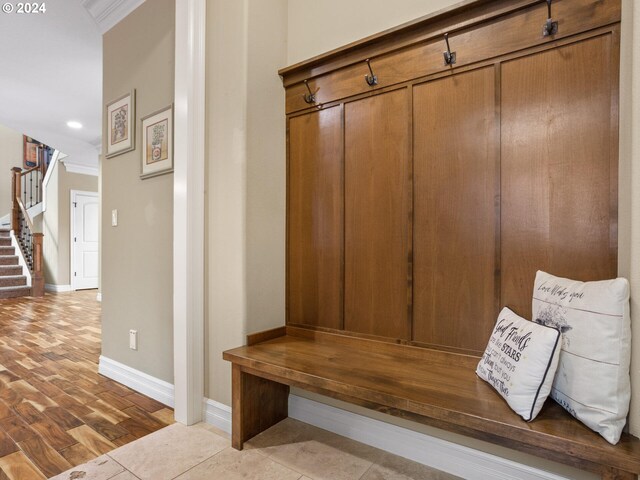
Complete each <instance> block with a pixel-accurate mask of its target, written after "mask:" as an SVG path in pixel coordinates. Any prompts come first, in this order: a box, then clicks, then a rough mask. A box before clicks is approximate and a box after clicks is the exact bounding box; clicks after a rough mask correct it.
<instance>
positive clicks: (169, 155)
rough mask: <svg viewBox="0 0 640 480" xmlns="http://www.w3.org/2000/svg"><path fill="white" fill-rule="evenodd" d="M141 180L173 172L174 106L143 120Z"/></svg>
mask: <svg viewBox="0 0 640 480" xmlns="http://www.w3.org/2000/svg"><path fill="white" fill-rule="evenodd" d="M141 160H142V167H141V170H140V172H141V173H140V178H149V177H155V176H156V175H162V174H164V173H170V172H173V105H169V106H168V107H165V108H163V109H162V110H158V111H157V112H154V113H152V114H150V115H147V116H146V117H144V118H143V119H142V159H141Z"/></svg>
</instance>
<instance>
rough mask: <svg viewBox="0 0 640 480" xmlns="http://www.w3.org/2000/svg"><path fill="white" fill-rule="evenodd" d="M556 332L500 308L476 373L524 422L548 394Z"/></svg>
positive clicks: (555, 354) (557, 347)
mask: <svg viewBox="0 0 640 480" xmlns="http://www.w3.org/2000/svg"><path fill="white" fill-rule="evenodd" d="M559 343H560V332H559V331H558V330H556V329H555V328H549V327H545V326H543V325H538V324H536V323H534V322H530V321H529V320H525V319H524V318H522V317H519V316H518V315H516V314H515V313H513V312H512V311H511V310H509V309H508V308H506V307H505V308H503V309H502V311H501V312H500V315H498V321H497V322H496V326H495V327H494V329H493V333H492V334H491V338H490V339H489V344H488V345H487V349H486V350H485V352H484V355H483V356H482V359H481V360H480V363H478V368H477V369H476V373H477V374H478V376H479V377H480V378H482V379H483V380H485V381H487V382H488V383H489V384H490V385H491V386H493V388H495V389H496V390H497V391H498V393H499V394H500V395H502V396H503V397H504V399H505V400H506V401H507V403H508V404H509V406H510V407H511V408H512V409H513V411H514V412H516V413H517V414H518V415H520V416H521V417H522V418H523V419H525V420H526V421H527V422H529V421H531V420H533V419H534V418H536V415H538V413H539V412H540V409H541V408H542V405H543V404H544V401H545V400H546V399H547V397H548V396H549V391H550V390H551V384H552V382H553V375H554V373H555V371H556V368H557V366H558V357H559V355H558V354H559V353H560V345H559Z"/></svg>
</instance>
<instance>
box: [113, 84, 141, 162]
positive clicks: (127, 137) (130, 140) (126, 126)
mask: <svg viewBox="0 0 640 480" xmlns="http://www.w3.org/2000/svg"><path fill="white" fill-rule="evenodd" d="M135 118H136V91H135V90H132V91H131V92H130V93H127V94H126V95H123V96H122V97H120V98H118V99H116V100H114V101H113V102H111V103H109V104H107V153H106V157H107V158H110V157H114V156H116V155H120V154H121V153H125V152H130V151H131V150H135V148H136V138H135V137H136V126H135V123H136V122H135Z"/></svg>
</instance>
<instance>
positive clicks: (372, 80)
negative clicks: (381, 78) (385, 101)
mask: <svg viewBox="0 0 640 480" xmlns="http://www.w3.org/2000/svg"><path fill="white" fill-rule="evenodd" d="M365 62H367V67H369V72H370V73H371V75H365V76H364V79H365V80H366V81H367V85H369V86H370V87H373V86H374V85H377V84H378V76H377V75H374V73H373V69H372V68H371V61H370V60H369V59H368V58H367V59H366V60H365Z"/></svg>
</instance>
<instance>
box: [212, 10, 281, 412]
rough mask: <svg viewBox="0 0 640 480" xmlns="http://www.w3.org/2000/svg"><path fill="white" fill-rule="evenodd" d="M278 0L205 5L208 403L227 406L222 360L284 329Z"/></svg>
mask: <svg viewBox="0 0 640 480" xmlns="http://www.w3.org/2000/svg"><path fill="white" fill-rule="evenodd" d="M286 21H287V1H286V0H245V1H242V2H239V1H237V0H212V1H210V2H208V3H207V32H208V37H207V92H206V94H207V140H208V144H207V224H208V228H207V232H208V233H207V237H208V238H207V242H206V245H207V252H206V254H207V266H208V268H207V270H208V271H207V289H206V318H207V319H208V322H207V339H208V342H206V346H207V352H206V354H207V359H208V360H207V364H206V383H207V389H206V393H207V396H208V397H209V398H212V399H214V400H217V401H219V402H222V403H225V404H227V405H230V404H231V389H230V387H231V369H230V366H229V363H228V362H224V361H223V360H222V359H221V356H222V352H223V351H224V350H226V349H228V348H232V347H235V346H238V345H240V344H242V343H244V336H245V335H246V333H247V332H255V331H260V330H265V329H268V328H272V327H275V326H279V325H282V324H283V323H284V224H285V201H284V195H285V194H284V191H285V190H284V187H285V147H284V145H285V128H284V125H285V123H284V92H283V90H282V84H281V81H280V78H279V77H278V74H277V70H278V69H279V68H281V67H282V66H284V65H285V63H286V31H287V30H286Z"/></svg>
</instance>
